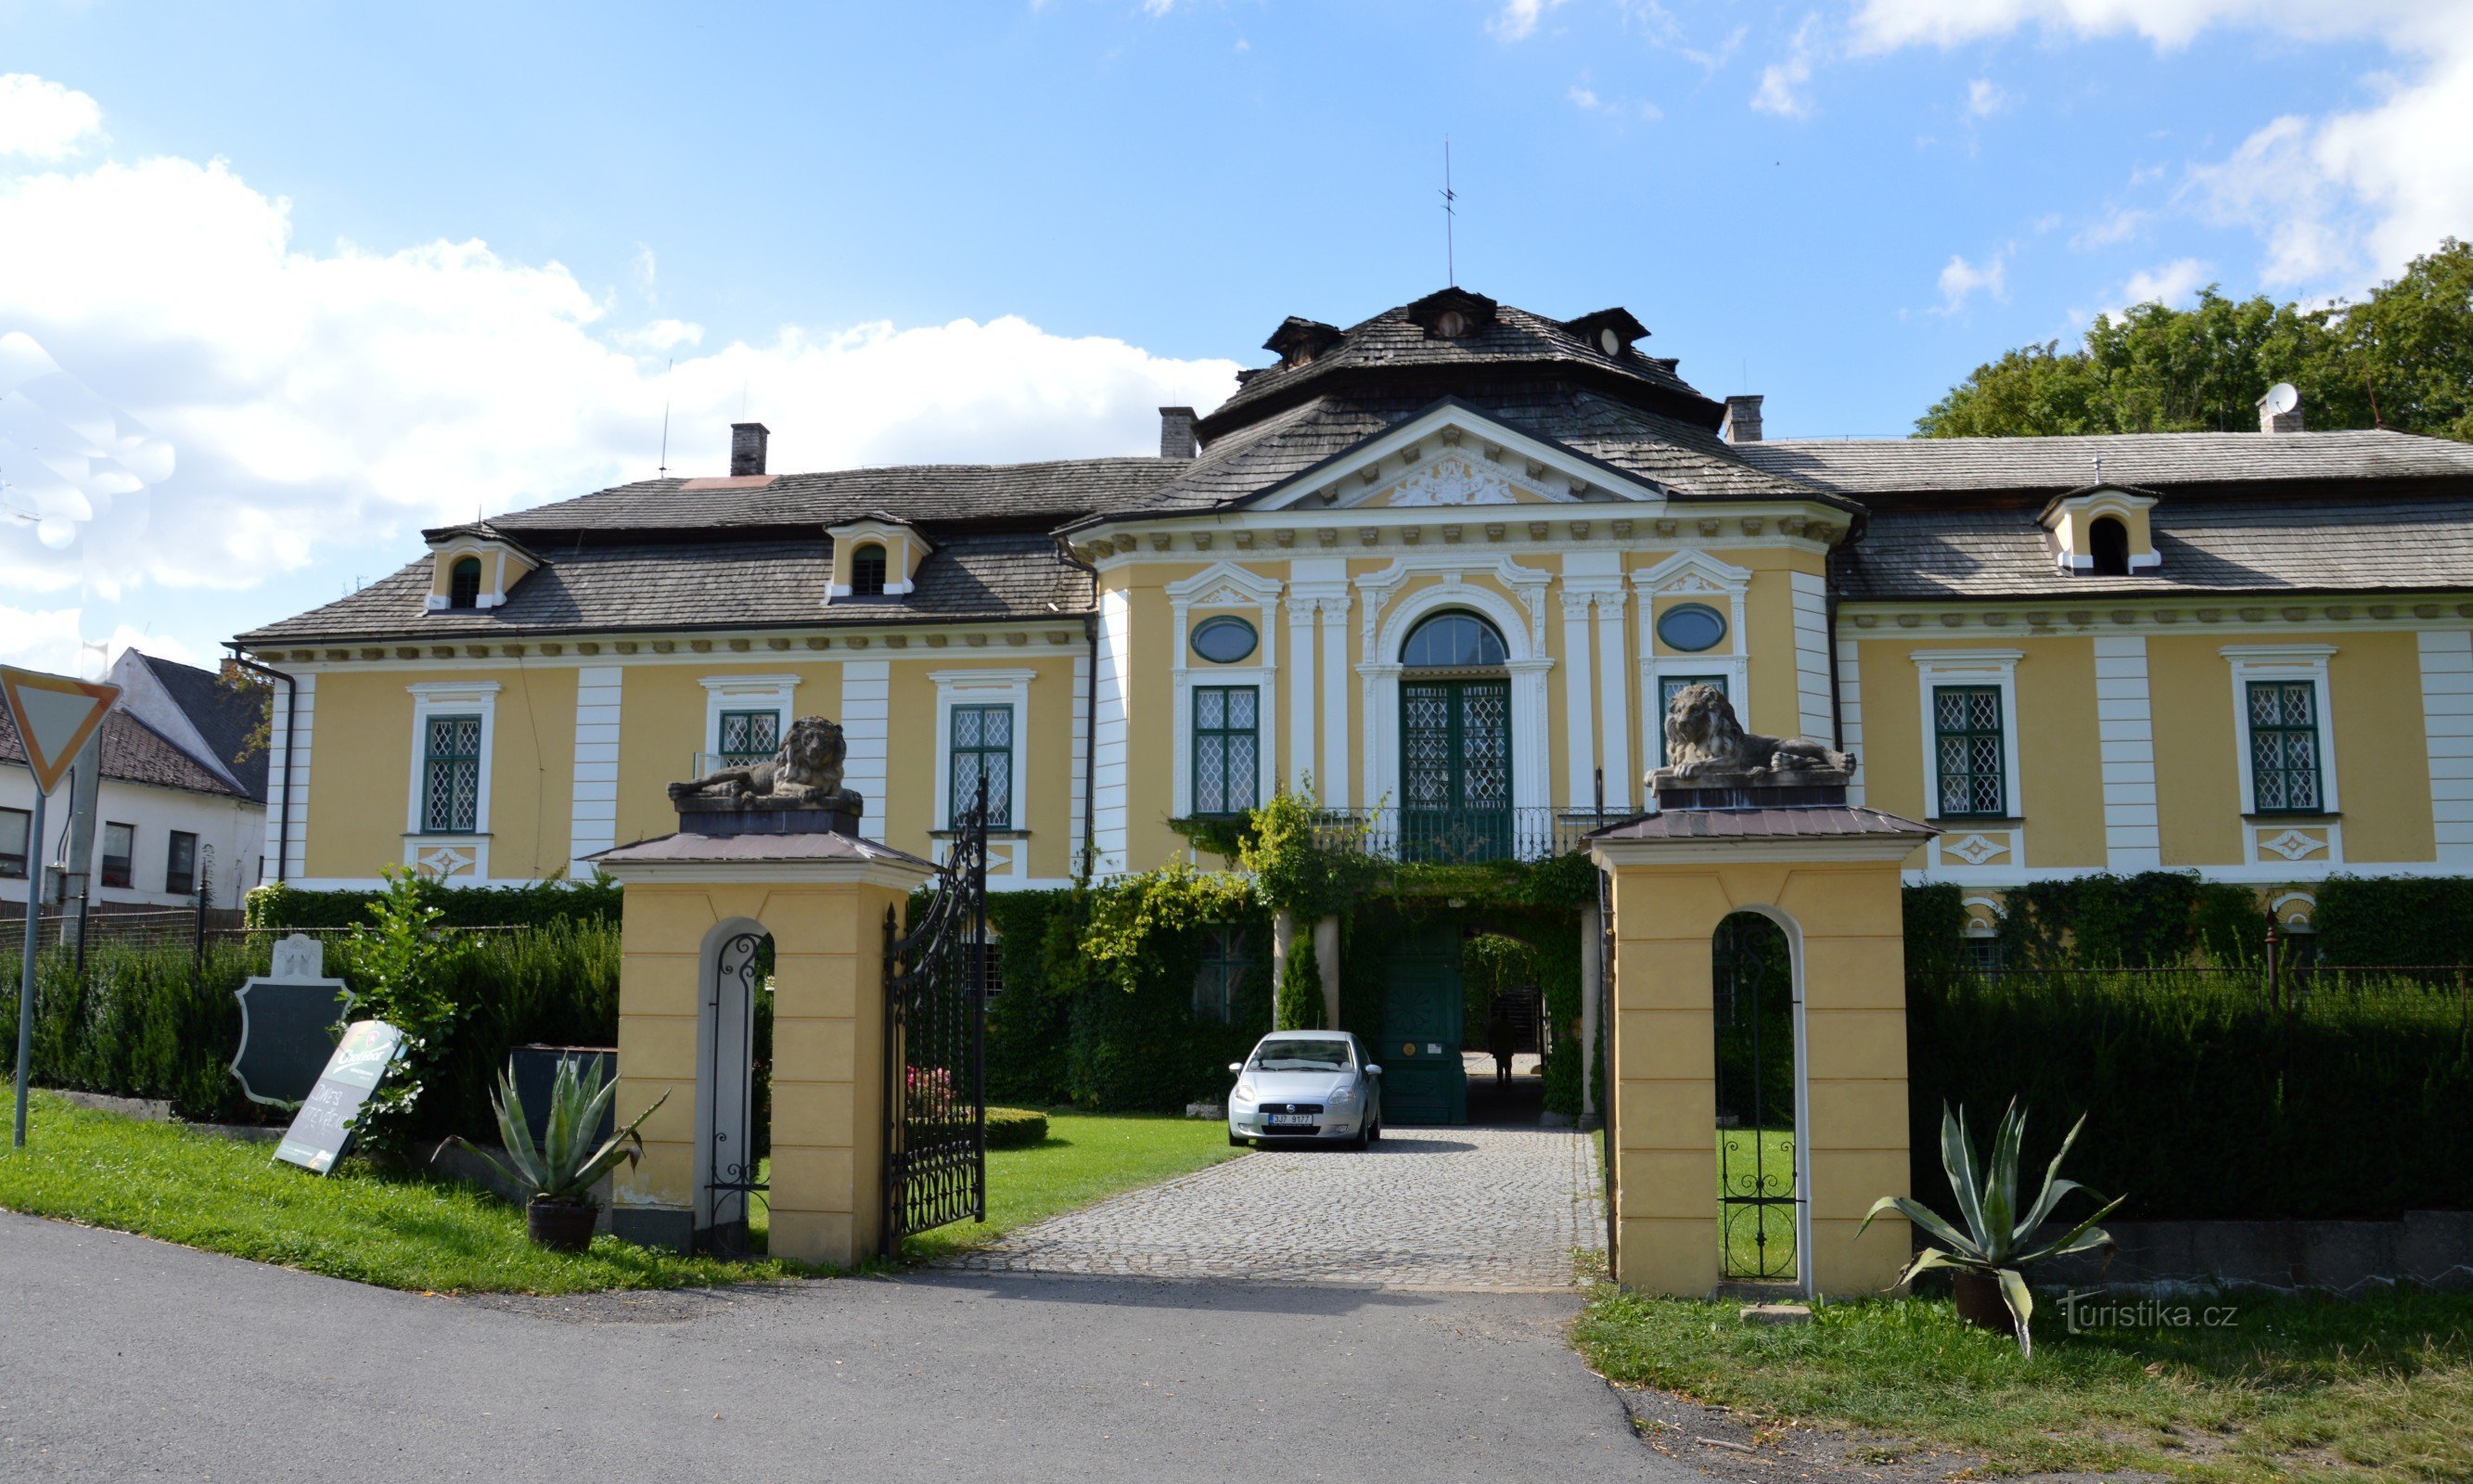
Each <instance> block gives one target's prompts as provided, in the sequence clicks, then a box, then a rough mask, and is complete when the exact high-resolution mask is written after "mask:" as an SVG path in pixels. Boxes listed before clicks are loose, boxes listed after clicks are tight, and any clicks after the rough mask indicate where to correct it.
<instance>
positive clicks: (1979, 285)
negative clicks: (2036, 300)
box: [1939, 249, 2009, 314]
mask: <svg viewBox="0 0 2473 1484" xmlns="http://www.w3.org/2000/svg"><path fill="white" fill-rule="evenodd" d="M2008 259H2009V254H2008V251H2007V250H2006V249H2004V250H2003V251H1999V252H1995V253H1993V254H1992V256H1991V259H1990V260H1989V261H1987V262H1985V263H1983V264H1981V266H1978V265H1977V264H1974V263H1971V262H1968V261H1967V260H1966V259H1965V258H1963V257H1960V256H1958V255H1957V254H1956V253H1952V254H1950V259H1949V261H1948V263H1946V264H1944V265H1943V266H1942V268H1941V271H1940V300H1941V302H1940V310H1939V312H1940V313H1942V314H1956V313H1957V312H1958V311H1959V310H1961V309H1964V308H1965V307H1966V301H1967V300H1968V299H1973V298H1974V297H1975V296H1976V295H1978V294H1990V295H1991V296H1992V297H1993V298H1994V299H2007V298H2008V297H2009V262H2008Z"/></svg>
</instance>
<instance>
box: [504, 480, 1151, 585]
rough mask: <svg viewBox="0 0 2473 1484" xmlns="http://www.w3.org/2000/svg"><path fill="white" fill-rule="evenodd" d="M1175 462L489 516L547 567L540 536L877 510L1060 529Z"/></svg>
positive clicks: (648, 488) (676, 484)
mask: <svg viewBox="0 0 2473 1484" xmlns="http://www.w3.org/2000/svg"><path fill="white" fill-rule="evenodd" d="M1185 466H1186V461H1185V460H1183V459H1159V458H1121V459H1062V460H1056V461H1053V462H1050V463H1044V464H911V465H898V466H893V467H884V468H854V469H827V470H824V471H822V472H819V473H812V474H753V475H739V476H736V477H730V476H724V477H720V478H710V479H643V480H637V481H636V482H635V483H634V484H626V485H613V486H612V487H611V488H610V489H607V490H601V491H594V492H593V493H591V494H587V495H581V496H579V497H577V498H575V499H572V500H560V501H558V502H556V503H555V504H550V505H539V506H535V507H534V508H532V509H531V510H521V511H513V512H510V513H508V514H507V515H495V516H492V517H491V520H490V524H491V525H492V527H493V528H495V529H496V530H498V531H501V532H505V533H508V534H510V535H516V534H520V535H522V536H523V537H524V538H526V539H529V540H531V541H532V542H533V543H534V546H535V548H536V549H537V550H540V551H541V552H543V553H544V554H545V555H547V556H549V557H550V558H551V559H552V560H553V561H558V560H564V559H563V558H561V557H560V556H559V554H558V546H557V542H556V541H555V540H553V539H546V534H547V533H559V534H570V535H571V534H573V533H577V532H590V533H618V532H629V531H636V532H667V531H678V530H683V529H711V528H715V527H750V528H762V529H768V530H788V529H806V530H816V531H820V530H822V529H824V528H825V527H826V526H828V525H838V524H840V523H841V522H843V521H845V520H853V519H856V518H858V517H859V516H862V515H871V514H875V513H878V512H881V513H884V514H888V515H896V516H899V517H900V518H902V519H904V520H909V521H913V522H916V523H918V524H920V525H923V526H937V525H949V524H956V523H963V522H986V521H1027V522H1032V523H1049V524H1053V523H1056V522H1060V521H1064V520H1069V519H1072V518H1074V517H1076V516H1080V515H1090V514H1092V512H1094V511H1101V510H1112V509H1117V508H1121V507H1123V506H1126V505H1130V504H1134V503H1136V502H1139V501H1140V500H1141V499H1142V498H1143V497H1144V496H1146V495H1148V494H1150V493H1151V492H1153V491H1157V490H1158V489H1160V488H1161V487H1162V486H1164V485H1165V484H1166V483H1167V482H1168V481H1170V480H1172V479H1174V478H1175V477H1176V476H1177V475H1178V474H1179V473H1181V472H1183V470H1184V468H1185Z"/></svg>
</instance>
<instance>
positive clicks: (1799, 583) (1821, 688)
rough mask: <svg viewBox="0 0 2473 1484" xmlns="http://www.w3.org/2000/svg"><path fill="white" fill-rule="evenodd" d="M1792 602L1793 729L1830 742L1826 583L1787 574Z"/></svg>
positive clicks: (1807, 575) (1806, 575) (1801, 574)
mask: <svg viewBox="0 0 2473 1484" xmlns="http://www.w3.org/2000/svg"><path fill="white" fill-rule="evenodd" d="M1787 591H1788V593H1789V595H1790V596H1791V597H1792V599H1793V601H1794V701H1795V711H1796V713H1797V715H1796V725H1797V726H1798V727H1799V728H1800V729H1801V731H1802V734H1803V735H1805V736H1807V737H1817V738H1819V739H1820V740H1822V741H1824V742H1825V741H1827V740H1828V739H1829V732H1830V726H1829V581H1828V579H1826V578H1824V577H1821V576H1820V575H1819V574H1817V573H1813V572H1789V573H1788V574H1787Z"/></svg>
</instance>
